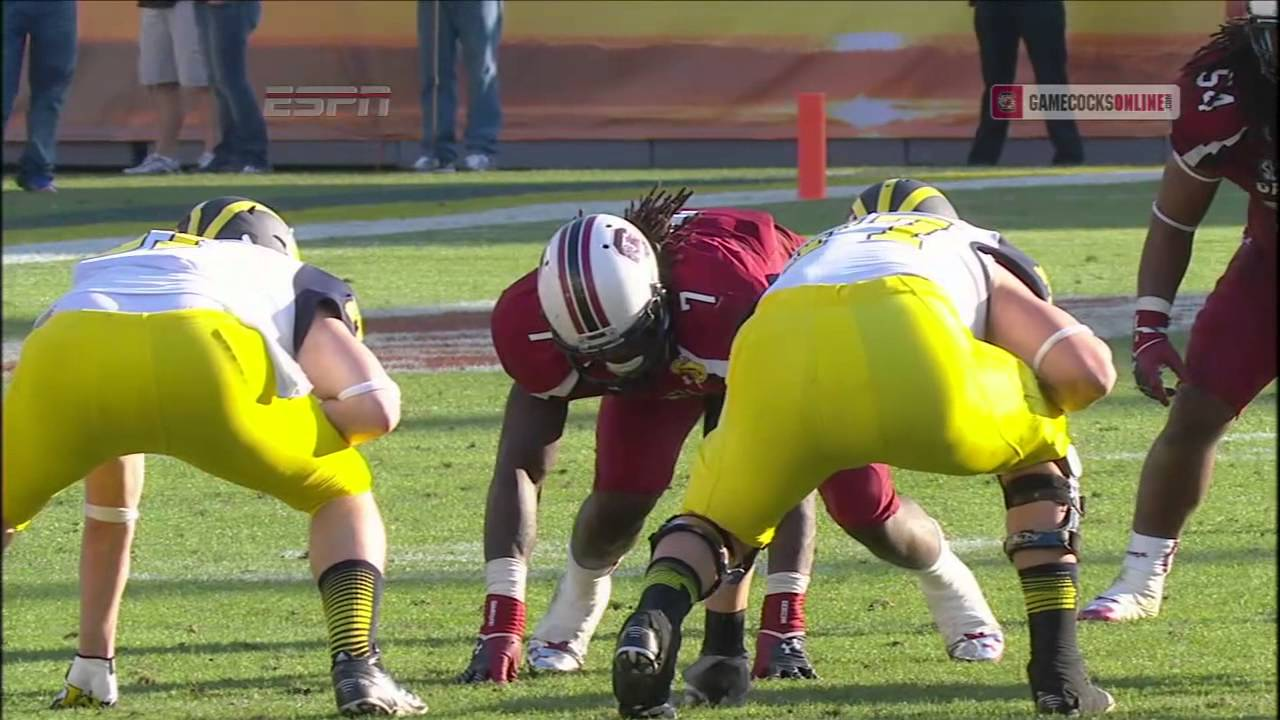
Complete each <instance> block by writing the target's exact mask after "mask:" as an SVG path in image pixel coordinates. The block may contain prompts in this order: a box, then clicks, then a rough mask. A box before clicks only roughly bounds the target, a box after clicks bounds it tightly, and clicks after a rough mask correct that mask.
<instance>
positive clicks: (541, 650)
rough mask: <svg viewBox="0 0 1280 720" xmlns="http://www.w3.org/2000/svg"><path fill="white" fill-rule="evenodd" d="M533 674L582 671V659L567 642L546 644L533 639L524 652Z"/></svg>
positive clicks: (543, 641)
mask: <svg viewBox="0 0 1280 720" xmlns="http://www.w3.org/2000/svg"><path fill="white" fill-rule="evenodd" d="M525 659H526V660H527V661H528V663H529V669H530V670H531V671H533V672H546V673H571V672H578V671H579V670H582V662H583V658H582V656H581V655H579V654H578V653H577V652H576V651H575V650H574V649H573V647H572V646H571V645H570V644H569V643H567V642H558V643H548V642H546V641H545V640H538V639H537V638H534V639H532V640H530V641H529V648H528V650H527V651H526V652H525Z"/></svg>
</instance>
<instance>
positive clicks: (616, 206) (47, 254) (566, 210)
mask: <svg viewBox="0 0 1280 720" xmlns="http://www.w3.org/2000/svg"><path fill="white" fill-rule="evenodd" d="M1159 177H1160V174H1159V172H1156V171H1151V170H1142V171H1135V172H1103V173H1082V174H1079V175H1022V176H1016V177H1003V178H974V179H971V180H950V181H939V182H937V183H934V184H935V185H936V186H937V187H938V188H940V189H942V190H987V189H996V188H1023V187H1065V186H1072V185H1114V184H1121V183H1134V182H1150V181H1153V180H1157V179H1159ZM861 187H862V185H835V186H832V187H831V190H832V192H833V193H835V192H840V191H841V190H852V189H857V188H861ZM794 201H796V192H795V190H791V189H784V190H745V191H739V192H723V193H708V194H706V195H698V196H697V202H698V204H699V205H703V206H727V207H750V206H753V205H767V204H770V203H781V202H794ZM625 207H626V203H625V202H624V201H621V200H603V201H591V202H559V203H537V204H532V205H521V206H518V207H511V208H497V209H494V210H484V211H480V212H468V213H454V214H449V215H434V216H429V217H415V218H398V219H386V220H357V221H353V222H334V223H315V224H311V225H300V226H298V227H297V228H296V229H295V232H296V233H297V236H298V239H299V240H301V241H303V242H306V241H308V240H323V239H326V238H343V239H347V240H357V239H362V238H374V237H380V236H383V235H395V234H398V233H411V232H427V231H431V230H458V229H464V228H477V227H490V226H499V225H514V224H519V223H527V222H546V221H551V220H565V219H568V218H571V217H573V216H574V215H575V214H576V213H577V212H578V210H582V211H583V212H586V213H601V212H612V213H620V212H622V210H623V209H624V208H625ZM140 231H141V230H140ZM134 237H136V235H134V236H119V237H103V238H90V239H86V240H67V241H65V242H43V243H29V244H24V245H14V246H12V247H7V248H5V249H4V255H3V257H4V264H5V265H21V264H25V263H43V262H54V261H56V260H74V259H76V258H80V257H84V256H86V255H91V254H93V253H96V252H102V251H103V250H109V249H110V248H113V247H115V246H116V245H119V244H121V243H124V242H128V241H129V240H132V239H133V238H134Z"/></svg>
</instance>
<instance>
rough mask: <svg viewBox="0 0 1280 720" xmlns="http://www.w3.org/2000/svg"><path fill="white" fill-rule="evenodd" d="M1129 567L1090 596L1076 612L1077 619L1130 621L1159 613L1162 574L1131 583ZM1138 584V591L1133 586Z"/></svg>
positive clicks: (1112, 621) (1162, 596) (1113, 621)
mask: <svg viewBox="0 0 1280 720" xmlns="http://www.w3.org/2000/svg"><path fill="white" fill-rule="evenodd" d="M1130 572H1131V571H1130V569H1129V568H1125V570H1124V573H1123V574H1122V575H1121V576H1120V577H1119V578H1117V579H1116V581H1115V582H1114V583H1112V585H1111V587H1110V588H1107V591H1106V592H1104V593H1102V594H1101V595H1099V596H1098V597H1096V598H1094V599H1093V600H1091V601H1090V602H1089V604H1088V605H1085V606H1084V609H1083V610H1081V611H1080V615H1079V617H1080V619H1081V620H1092V621H1096V622H1110V623H1121V622H1133V621H1134V620H1145V619H1146V618H1153V617H1155V616H1157V615H1159V614H1160V603H1161V601H1162V600H1163V599H1164V576H1163V575H1159V576H1154V575H1153V576H1151V577H1146V578H1141V579H1142V580H1143V582H1141V583H1138V582H1131V578H1129V577H1128V575H1129V574H1130ZM1139 586H1141V587H1142V589H1141V590H1137V589H1135V588H1137V587H1139Z"/></svg>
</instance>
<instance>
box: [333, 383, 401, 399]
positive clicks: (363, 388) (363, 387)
mask: <svg viewBox="0 0 1280 720" xmlns="http://www.w3.org/2000/svg"><path fill="white" fill-rule="evenodd" d="M379 390H394V391H395V392H396V394H397V395H399V394H400V386H399V385H396V383H395V381H393V380H392V379H391V378H389V377H383V378H379V379H377V380H370V381H368V382H362V383H359V384H357V385H352V386H351V387H349V388H347V389H346V390H343V391H342V392H340V393H338V399H339V400H346V399H347V398H353V397H355V396H357V395H367V394H369V393H371V392H377V391H379Z"/></svg>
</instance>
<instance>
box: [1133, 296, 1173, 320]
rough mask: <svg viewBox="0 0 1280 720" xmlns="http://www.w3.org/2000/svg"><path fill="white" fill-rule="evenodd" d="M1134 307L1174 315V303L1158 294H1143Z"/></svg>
mask: <svg viewBox="0 0 1280 720" xmlns="http://www.w3.org/2000/svg"><path fill="white" fill-rule="evenodd" d="M1134 309H1135V310H1147V311H1150V312H1158V313H1164V314H1165V315H1172V314H1173V303H1171V302H1169V301H1168V300H1165V299H1164V298H1162V297H1159V296H1157V295H1143V296H1142V297H1140V298H1138V304H1137V306H1136V307H1135V308H1134Z"/></svg>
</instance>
